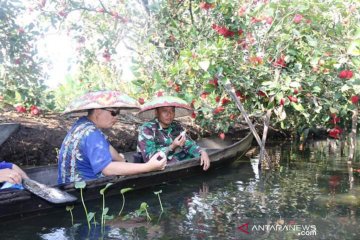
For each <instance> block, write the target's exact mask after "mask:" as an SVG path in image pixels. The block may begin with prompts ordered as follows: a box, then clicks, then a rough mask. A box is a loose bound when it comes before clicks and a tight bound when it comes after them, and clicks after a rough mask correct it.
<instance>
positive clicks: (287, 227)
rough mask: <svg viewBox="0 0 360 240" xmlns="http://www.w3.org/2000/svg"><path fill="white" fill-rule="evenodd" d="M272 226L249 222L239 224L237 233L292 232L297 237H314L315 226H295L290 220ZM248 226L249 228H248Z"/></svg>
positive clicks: (315, 232)
mask: <svg viewBox="0 0 360 240" xmlns="http://www.w3.org/2000/svg"><path fill="white" fill-rule="evenodd" d="M280 222H281V223H280V224H279V223H278V222H276V223H274V224H255V223H252V224H250V222H247V223H243V224H240V225H239V226H238V227H237V230H238V232H241V233H242V234H255V235H258V234H264V233H266V232H288V231H289V232H294V233H295V234H296V235H298V236H316V234H317V231H316V230H317V229H316V225H309V224H296V223H295V221H293V220H291V221H289V222H288V224H286V223H285V222H284V220H281V221H280ZM249 225H250V226H249Z"/></svg>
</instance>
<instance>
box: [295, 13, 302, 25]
mask: <svg viewBox="0 0 360 240" xmlns="http://www.w3.org/2000/svg"><path fill="white" fill-rule="evenodd" d="M302 19H303V16H302V15H301V14H295V16H294V19H293V22H294V23H296V24H298V23H300V22H301V20H302Z"/></svg>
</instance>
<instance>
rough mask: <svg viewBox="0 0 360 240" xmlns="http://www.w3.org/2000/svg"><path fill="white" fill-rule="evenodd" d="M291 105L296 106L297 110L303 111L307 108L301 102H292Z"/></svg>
mask: <svg viewBox="0 0 360 240" xmlns="http://www.w3.org/2000/svg"><path fill="white" fill-rule="evenodd" d="M291 106H293V108H295V110H297V111H299V112H303V111H304V110H305V109H304V107H303V106H302V105H301V104H299V103H294V102H292V103H291Z"/></svg>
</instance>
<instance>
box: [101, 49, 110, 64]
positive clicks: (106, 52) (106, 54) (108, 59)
mask: <svg viewBox="0 0 360 240" xmlns="http://www.w3.org/2000/svg"><path fill="white" fill-rule="evenodd" d="M102 56H103V58H104V59H105V61H106V62H109V61H110V60H111V55H110V53H109V50H108V49H105V51H104V53H103V55H102Z"/></svg>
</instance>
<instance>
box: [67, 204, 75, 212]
mask: <svg viewBox="0 0 360 240" xmlns="http://www.w3.org/2000/svg"><path fill="white" fill-rule="evenodd" d="M73 209H74V205H71V206H66V211H71V210H73Z"/></svg>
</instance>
